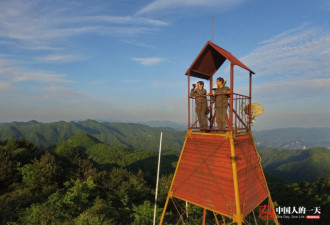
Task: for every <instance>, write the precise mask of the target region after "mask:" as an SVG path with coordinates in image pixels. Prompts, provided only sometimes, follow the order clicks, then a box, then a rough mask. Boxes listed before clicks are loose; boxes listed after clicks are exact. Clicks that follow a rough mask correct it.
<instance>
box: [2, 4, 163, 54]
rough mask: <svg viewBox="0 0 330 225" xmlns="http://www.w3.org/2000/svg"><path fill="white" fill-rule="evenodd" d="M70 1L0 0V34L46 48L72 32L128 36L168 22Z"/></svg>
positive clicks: (72, 33) (24, 44)
mask: <svg viewBox="0 0 330 225" xmlns="http://www.w3.org/2000/svg"><path fill="white" fill-rule="evenodd" d="M72 4H74V3H72V2H71V3H68V2H67V1H63V2H61V1H59V2H56V4H51V3H49V2H47V3H45V2H43V1H35V0H31V1H21V0H16V1H15V0H14V1H0V37H4V38H6V39H9V40H16V41H19V42H20V43H19V45H18V46H25V47H26V48H30V49H48V50H49V49H53V48H57V46H56V44H57V43H59V41H61V40H63V39H67V38H70V37H73V36H76V35H81V34H98V35H112V36H132V35H137V34H141V33H145V32H153V31H157V30H158V29H159V27H161V26H166V25H168V23H167V22H164V21H161V20H155V19H150V18H144V17H141V16H114V15H107V14H106V13H104V15H102V13H101V12H100V9H96V7H97V6H94V5H93V4H88V5H86V4H81V6H80V5H79V4H78V5H74V6H72ZM77 7H78V8H77ZM93 8H94V10H95V11H93ZM95 13H98V15H95ZM100 14H101V15H100ZM0 44H1V43H0Z"/></svg>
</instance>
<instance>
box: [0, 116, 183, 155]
mask: <svg viewBox="0 0 330 225" xmlns="http://www.w3.org/2000/svg"><path fill="white" fill-rule="evenodd" d="M161 132H163V144H162V148H163V151H177V152H178V151H180V150H181V147H182V144H183V141H184V136H185V132H184V131H178V130H175V129H173V128H169V127H165V128H159V127H150V126H147V125H143V124H136V123H116V122H111V123H110V122H97V121H94V120H86V121H79V122H72V121H71V122H65V121H60V122H54V123H41V122H38V121H34V120H32V121H29V122H12V123H4V124H0V140H7V139H12V138H18V137H24V138H26V139H27V140H29V141H30V142H32V143H34V144H35V145H37V146H39V147H43V148H49V147H51V146H54V145H56V144H57V143H59V142H63V141H65V140H67V139H69V138H71V137H72V136H74V135H76V134H79V133H86V134H89V135H91V136H93V137H95V138H97V139H98V140H100V141H102V142H104V143H106V144H109V145H112V146H122V147H129V148H134V149H139V150H148V151H158V148H159V139H160V133H161Z"/></svg>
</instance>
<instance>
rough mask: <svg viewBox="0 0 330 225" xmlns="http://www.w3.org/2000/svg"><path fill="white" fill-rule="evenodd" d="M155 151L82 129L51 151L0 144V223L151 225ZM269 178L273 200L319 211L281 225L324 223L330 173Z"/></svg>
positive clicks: (165, 165) (163, 185)
mask: <svg viewBox="0 0 330 225" xmlns="http://www.w3.org/2000/svg"><path fill="white" fill-rule="evenodd" d="M271 151H273V150H270V151H265V152H271ZM285 151H287V150H285ZM322 151H323V150H320V152H315V153H320V154H322ZM287 152H291V151H287ZM148 154H149V155H148ZM156 155H157V153H156V152H147V151H141V150H139V151H136V150H133V149H131V148H124V147H113V146H109V145H106V144H104V143H102V142H101V141H99V140H98V139H96V138H95V137H93V136H91V135H88V134H84V133H79V134H76V135H75V136H73V137H71V138H70V139H68V140H67V141H64V142H62V143H59V144H58V145H57V147H56V149H55V150H54V151H50V152H49V151H45V150H42V149H38V148H36V147H35V146H34V145H33V144H32V143H29V142H28V141H26V140H24V139H23V138H20V139H15V140H9V141H6V142H0V162H1V167H0V190H1V191H0V224H26V225H28V224H152V218H153V217H152V215H153V201H154V193H155V188H154V187H155V176H154V173H155V172H156V164H157V158H156V157H155V156H156ZM125 158H126V159H125ZM302 158H304V157H302ZM177 160H178V157H177V154H173V153H170V152H167V153H165V154H163V157H162V168H161V179H160V182H159V184H160V187H159V197H158V204H157V205H158V208H159V211H158V212H157V218H158V219H159V218H160V216H161V210H162V207H163V206H164V204H165V199H166V197H167V193H168V188H169V186H170V184H171V180H172V177H173V173H174V168H175V164H176V162H177ZM119 164H121V165H122V166H120V165H119ZM266 179H267V183H268V186H269V189H270V192H271V195H272V199H273V201H274V202H275V204H276V206H281V207H283V206H290V207H293V206H295V207H299V206H302V207H305V208H306V209H307V210H311V209H313V208H315V207H319V208H320V209H321V212H322V213H321V220H319V221H314V222H316V223H313V221H312V222H311V221H309V220H305V219H299V220H297V219H280V221H279V222H280V224H283V225H291V224H298V223H299V224H301V225H304V224H306V225H307V224H308V225H310V224H321V225H323V224H324V225H325V224H328V221H329V219H330V218H329V215H330V214H329V209H330V207H329V206H330V198H329V191H330V176H328V177H325V178H320V179H317V180H316V181H315V182H313V183H309V182H298V183H292V184H287V183H285V182H283V181H282V180H281V179H279V178H276V177H274V176H273V175H270V174H267V173H266ZM168 210H169V215H168V217H167V219H168V220H169V221H174V222H173V223H169V224H175V222H177V220H178V215H177V212H176V209H175V208H174V207H172V208H171V207H170V208H169V209H168ZM189 212H190V214H189V220H188V221H187V224H201V223H202V221H201V220H200V219H201V218H202V216H201V215H202V210H200V209H199V208H196V207H194V206H192V205H190V211H189ZM198 219H199V220H198ZM196 221H198V222H196ZM212 224H215V221H214V223H212ZM258 224H265V223H258ZM267 224H268V223H267Z"/></svg>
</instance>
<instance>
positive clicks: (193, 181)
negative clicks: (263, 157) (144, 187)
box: [172, 133, 267, 216]
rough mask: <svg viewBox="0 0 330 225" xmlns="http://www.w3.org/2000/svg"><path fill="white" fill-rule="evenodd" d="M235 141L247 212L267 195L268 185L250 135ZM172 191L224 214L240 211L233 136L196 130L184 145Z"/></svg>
mask: <svg viewBox="0 0 330 225" xmlns="http://www.w3.org/2000/svg"><path fill="white" fill-rule="evenodd" d="M234 145H235V151H236V157H237V175H238V182H239V193H240V202H241V209H242V212H243V214H245V213H246V214H247V213H249V212H250V211H251V210H252V209H254V208H255V207H256V206H257V205H258V204H259V203H260V202H261V201H262V200H263V199H265V198H266V197H267V186H266V182H265V180H264V177H263V173H262V168H261V167H260V163H259V160H258V156H257V153H256V152H255V149H254V146H253V143H252V141H251V139H250V137H249V136H248V135H246V136H245V137H239V138H237V139H236V140H235V142H234ZM172 192H173V196H175V197H178V198H181V199H184V200H186V201H189V202H192V203H195V204H197V205H200V206H204V207H206V208H208V209H210V210H213V211H215V212H218V213H222V214H224V215H229V216H232V215H233V214H234V213H236V206H235V194H234V184H233V172H232V161H231V154H230V140H229V139H227V138H226V137H223V136H219V135H203V134H196V133H192V135H191V136H190V137H188V138H187V141H186V145H185V148H184V149H183V153H182V156H181V161H180V164H179V165H178V170H177V173H176V176H175V178H174V182H173V186H172Z"/></svg>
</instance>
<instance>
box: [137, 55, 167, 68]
mask: <svg viewBox="0 0 330 225" xmlns="http://www.w3.org/2000/svg"><path fill="white" fill-rule="evenodd" d="M132 60H133V61H136V62H138V63H140V64H141V65H145V66H150V65H154V64H157V63H160V62H162V61H163V60H164V59H163V58H159V57H147V58H132Z"/></svg>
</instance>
